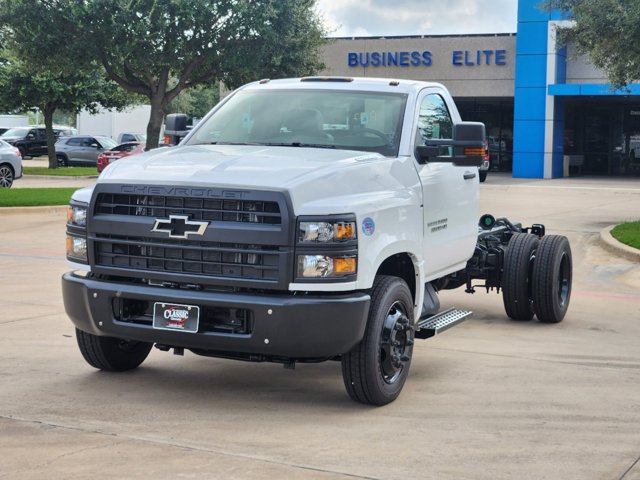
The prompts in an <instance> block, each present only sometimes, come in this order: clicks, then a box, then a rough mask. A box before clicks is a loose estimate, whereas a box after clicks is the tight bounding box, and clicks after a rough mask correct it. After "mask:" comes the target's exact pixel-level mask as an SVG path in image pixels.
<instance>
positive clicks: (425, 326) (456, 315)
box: [414, 308, 473, 338]
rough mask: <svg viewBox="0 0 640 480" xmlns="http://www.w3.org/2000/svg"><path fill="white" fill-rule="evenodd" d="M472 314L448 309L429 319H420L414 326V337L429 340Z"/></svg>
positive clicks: (466, 311) (467, 311)
mask: <svg viewBox="0 0 640 480" xmlns="http://www.w3.org/2000/svg"><path fill="white" fill-rule="evenodd" d="M472 313H473V312H471V311H469V310H458V309H457V308H450V309H448V310H445V311H444V312H441V313H438V314H436V315H433V316H431V317H427V318H423V319H420V320H418V323H417V324H416V331H415V335H414V336H415V337H416V338H431V337H433V336H434V335H436V334H438V333H442V332H444V331H445V330H447V329H449V328H451V327H453V326H454V325H457V324H458V323H461V322H463V321H464V320H465V319H466V318H467V317H468V316H469V315H471V314H472Z"/></svg>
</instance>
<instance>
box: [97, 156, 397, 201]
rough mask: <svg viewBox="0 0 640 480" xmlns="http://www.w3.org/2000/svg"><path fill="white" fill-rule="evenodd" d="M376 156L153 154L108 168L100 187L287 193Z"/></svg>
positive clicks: (127, 160)
mask: <svg viewBox="0 0 640 480" xmlns="http://www.w3.org/2000/svg"><path fill="white" fill-rule="evenodd" d="M382 158H384V157H382V156H381V155H379V154H377V153H363V152H354V151H346V150H331V149H320V148H300V147H265V146H247V145H195V146H185V147H173V148H163V149H159V150H154V151H153V152H147V153H145V154H144V155H137V156H133V157H131V158H127V159H122V160H120V161H118V162H115V163H113V164H112V165H110V166H109V168H108V169H106V170H105V172H104V173H103V174H102V175H101V176H100V178H99V180H98V181H99V182H108V183H123V182H135V183H137V184H140V183H144V184H167V183H169V184H172V185H176V184H182V185H190V186H211V185H224V186H237V187H239V186H241V187H244V188H247V187H248V188H261V189H265V188H266V189H278V190H281V189H283V188H290V187H292V186H293V185H295V184H297V183H300V182H304V181H305V177H317V176H318V175H322V171H323V170H334V169H337V168H344V167H346V166H347V165H349V164H353V163H360V162H370V161H375V160H378V159H382Z"/></svg>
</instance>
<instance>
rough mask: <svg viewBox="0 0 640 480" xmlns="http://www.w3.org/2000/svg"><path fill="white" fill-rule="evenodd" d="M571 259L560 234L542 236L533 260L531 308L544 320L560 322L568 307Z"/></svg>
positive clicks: (569, 249) (571, 274) (564, 240)
mask: <svg viewBox="0 0 640 480" xmlns="http://www.w3.org/2000/svg"><path fill="white" fill-rule="evenodd" d="M572 276H573V260H572V258H571V247H570V246H569V240H567V238H566V237H564V236H562V235H547V236H545V237H543V238H542V241H541V242H540V245H539V246H538V250H537V252H536V259H535V261H534V263H533V309H534V310H535V312H536V316H537V317H538V320H540V321H541V322H544V323H558V322H561V321H562V319H563V318H564V316H565V314H566V313H567V309H568V308H569V300H570V299H571V282H572Z"/></svg>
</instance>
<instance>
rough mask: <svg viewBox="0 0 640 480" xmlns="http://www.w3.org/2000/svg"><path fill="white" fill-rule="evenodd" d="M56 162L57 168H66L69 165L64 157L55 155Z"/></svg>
mask: <svg viewBox="0 0 640 480" xmlns="http://www.w3.org/2000/svg"><path fill="white" fill-rule="evenodd" d="M56 160H58V166H59V167H66V166H68V165H69V160H68V159H67V157H66V155H61V154H57V155H56Z"/></svg>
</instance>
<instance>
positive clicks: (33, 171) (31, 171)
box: [24, 167, 98, 177]
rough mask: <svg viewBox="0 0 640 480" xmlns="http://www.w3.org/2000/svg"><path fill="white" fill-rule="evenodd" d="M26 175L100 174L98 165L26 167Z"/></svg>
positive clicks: (71, 175) (80, 175) (64, 175)
mask: <svg viewBox="0 0 640 480" xmlns="http://www.w3.org/2000/svg"><path fill="white" fill-rule="evenodd" d="M24 174H25V175H53V176H55V177H87V176H90V175H98V170H97V169H96V167H58V168H47V167H24Z"/></svg>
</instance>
